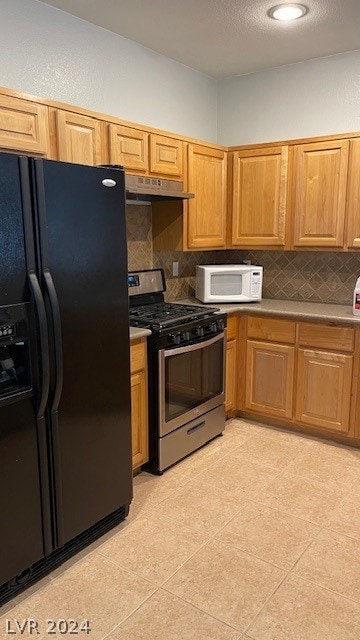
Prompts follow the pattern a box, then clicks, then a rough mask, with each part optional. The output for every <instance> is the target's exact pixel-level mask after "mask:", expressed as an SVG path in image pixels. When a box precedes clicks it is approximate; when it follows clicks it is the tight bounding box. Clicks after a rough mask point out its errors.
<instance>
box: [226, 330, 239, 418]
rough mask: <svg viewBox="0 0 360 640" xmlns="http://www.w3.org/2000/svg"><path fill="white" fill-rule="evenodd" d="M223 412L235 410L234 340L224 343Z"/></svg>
mask: <svg viewBox="0 0 360 640" xmlns="http://www.w3.org/2000/svg"><path fill="white" fill-rule="evenodd" d="M225 384H226V387H225V411H226V412H228V411H234V410H235V409H236V340H228V341H227V343H226V381H225Z"/></svg>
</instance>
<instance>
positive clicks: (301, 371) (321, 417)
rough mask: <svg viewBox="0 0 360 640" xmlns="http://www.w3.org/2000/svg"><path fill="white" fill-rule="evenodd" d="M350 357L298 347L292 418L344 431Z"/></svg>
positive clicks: (347, 412)
mask: <svg viewBox="0 0 360 640" xmlns="http://www.w3.org/2000/svg"><path fill="white" fill-rule="evenodd" d="M352 369H353V356H351V355H344V354H341V353H332V352H329V351H318V350H310V349H302V348H300V349H299V350H298V362H297V389H296V410H295V419H296V421H297V422H301V423H303V424H306V425H310V426H314V427H321V428H322V429H330V430H331V431H340V432H342V433H347V432H348V430H349V424H350V400H351V383H352Z"/></svg>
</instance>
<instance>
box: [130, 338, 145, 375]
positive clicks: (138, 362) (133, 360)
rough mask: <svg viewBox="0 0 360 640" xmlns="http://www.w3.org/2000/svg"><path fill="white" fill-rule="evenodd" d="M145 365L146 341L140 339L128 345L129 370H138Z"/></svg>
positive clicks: (132, 371)
mask: <svg viewBox="0 0 360 640" xmlns="http://www.w3.org/2000/svg"><path fill="white" fill-rule="evenodd" d="M145 366H146V342H145V341H144V342H142V341H141V340H139V341H136V342H132V343H131V345H130V371H131V373H134V372H135V371H140V370H141V369H145Z"/></svg>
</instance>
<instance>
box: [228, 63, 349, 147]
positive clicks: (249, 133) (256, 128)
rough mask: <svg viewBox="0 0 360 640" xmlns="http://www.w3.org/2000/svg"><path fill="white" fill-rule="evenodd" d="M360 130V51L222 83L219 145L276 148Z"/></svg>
mask: <svg viewBox="0 0 360 640" xmlns="http://www.w3.org/2000/svg"><path fill="white" fill-rule="evenodd" d="M358 130H360V51H353V52H351V53H346V54H341V55H336V56H331V57H328V58H321V59H317V60H309V61H307V62H301V63H297V64H292V65H287V66H284V67H279V68H276V69H269V70H266V71H261V72H259V73H253V74H249V75H244V76H237V77H234V78H229V79H224V80H220V81H219V83H218V142H219V143H220V144H225V145H236V144H248V143H256V142H270V141H275V140H286V139H290V138H301V137H308V136H309V137H310V136H316V135H326V134H332V133H342V132H344V133H345V132H347V131H358Z"/></svg>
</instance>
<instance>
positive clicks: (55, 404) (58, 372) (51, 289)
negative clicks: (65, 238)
mask: <svg viewBox="0 0 360 640" xmlns="http://www.w3.org/2000/svg"><path fill="white" fill-rule="evenodd" d="M43 279H44V283H45V286H46V290H47V294H48V296H49V302H50V306H51V312H52V321H53V330H54V346H55V388H54V395H53V400H52V406H51V411H52V412H53V413H54V412H55V411H57V410H58V408H59V404H60V398H61V393H62V387H63V380H64V371H63V355H62V338H61V317H60V307H59V301H58V297H57V293H56V289H55V285H54V281H53V279H52V276H51V273H50V271H49V269H45V270H44V271H43Z"/></svg>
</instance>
